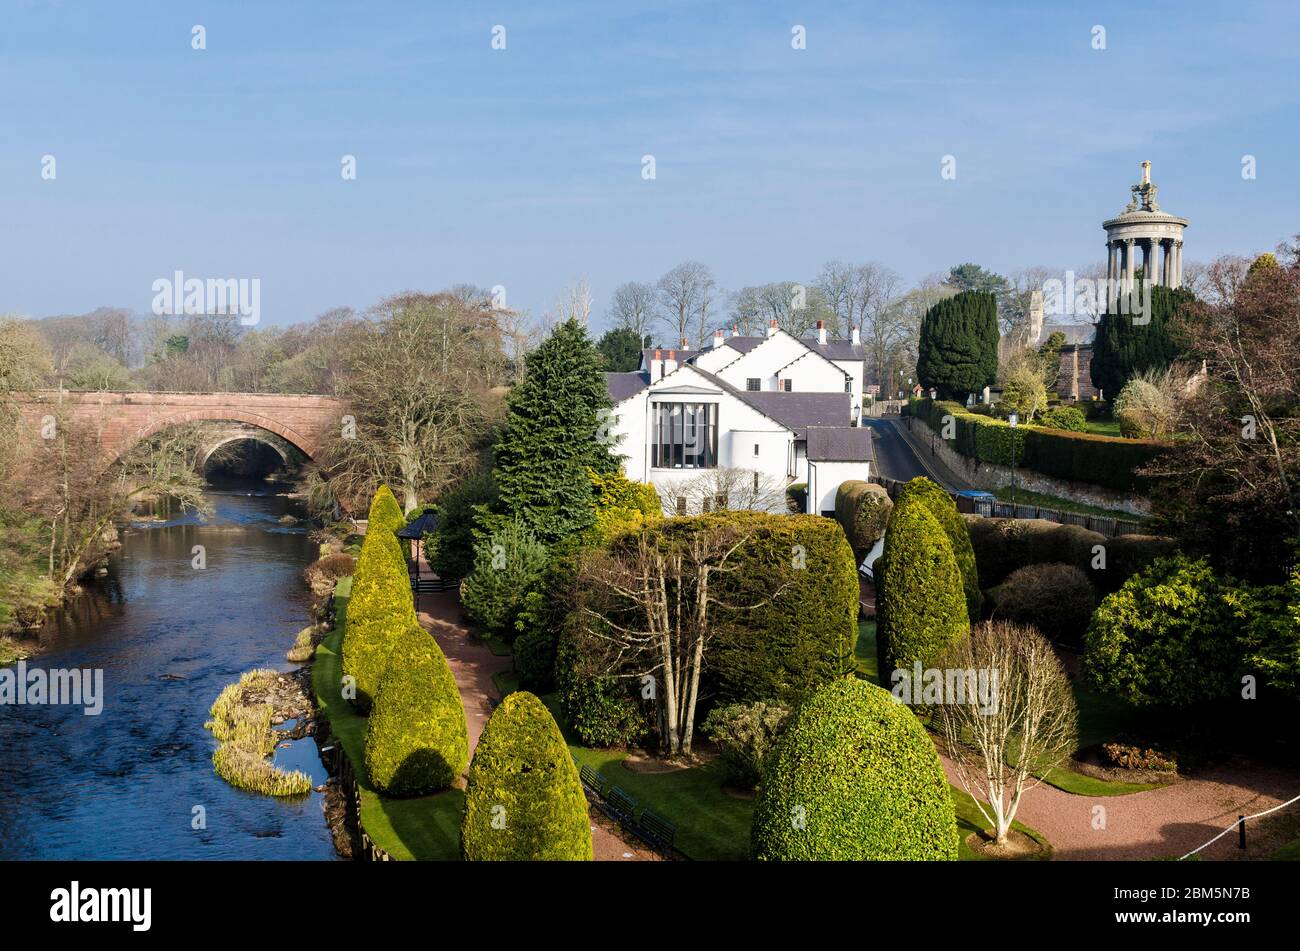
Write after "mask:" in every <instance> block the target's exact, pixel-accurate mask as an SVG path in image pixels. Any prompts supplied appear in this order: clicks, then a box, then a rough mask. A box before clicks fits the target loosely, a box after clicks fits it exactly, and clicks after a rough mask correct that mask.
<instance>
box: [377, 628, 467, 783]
mask: <svg viewBox="0 0 1300 951" xmlns="http://www.w3.org/2000/svg"><path fill="white" fill-rule="evenodd" d="M390 657H391V663H390V664H389V666H388V670H387V671H386V672H385V673H384V676H383V678H382V680H380V683H379V695H378V697H377V698H376V699H375V704H374V709H373V710H372V711H371V714H370V720H369V722H368V724H367V726H366V772H367V773H368V774H369V775H370V782H371V784H372V785H373V786H374V787H375V788H376V789H378V790H379V791H380V792H382V793H385V794H386V795H389V796H417V795H421V794H423V793H429V792H434V791H436V790H439V789H446V788H447V787H448V786H450V785H451V784H452V782H453V781H454V780H455V779H456V777H457V776H459V775H460V774H461V773H462V772H464V771H465V766H466V764H467V763H468V762H469V734H468V730H467V728H466V724H465V708H464V707H463V706H462V705H461V699H460V691H459V690H457V689H456V678H455V677H454V676H452V672H451V668H450V667H449V666H447V658H446V657H444V656H443V653H442V649H441V648H440V647H438V642H437V641H435V640H434V639H433V636H432V635H430V634H429V633H427V632H426V631H425V630H423V629H422V628H421V627H419V626H418V625H414V626H411V627H407V628H405V629H403V630H402V631H400V632H399V633H398V634H396V635H395V636H394V637H393V639H392V652H391V655H390Z"/></svg>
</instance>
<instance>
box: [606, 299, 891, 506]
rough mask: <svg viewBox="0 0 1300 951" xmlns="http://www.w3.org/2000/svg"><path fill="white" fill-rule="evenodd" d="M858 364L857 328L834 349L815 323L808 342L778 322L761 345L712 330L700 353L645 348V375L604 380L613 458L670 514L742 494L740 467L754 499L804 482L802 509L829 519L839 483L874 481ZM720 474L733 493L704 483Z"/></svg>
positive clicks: (618, 375)
mask: <svg viewBox="0 0 1300 951" xmlns="http://www.w3.org/2000/svg"><path fill="white" fill-rule="evenodd" d="M863 365H864V356H863V352H862V345H861V343H860V341H859V338H858V332H857V329H856V328H855V329H854V331H853V339H852V340H850V341H838V340H836V341H832V340H827V338H826V331H825V329H824V328H823V327H822V326H820V322H819V326H818V330H817V335H816V336H815V337H812V338H808V339H802V338H797V337H793V336H791V335H790V334H788V333H786V332H785V331H783V330H780V329H778V328H777V327H776V322H775V321H773V322H772V326H771V327H770V328H769V329H768V333H767V335H766V336H765V337H742V336H740V335H739V334H737V333H735V332H734V330H733V333H732V335H731V336H730V337H727V336H725V335H724V334H723V333H722V331H721V330H719V331H717V332H716V333H715V334H714V336H713V338H712V341H711V342H710V346H709V347H708V348H706V349H704V350H689V349H682V350H664V349H662V348H661V349H657V350H647V351H644V352H643V354H642V360H641V367H640V369H638V370H636V371H635V372H632V373H608V374H606V379H607V385H608V387H609V393H610V396H611V398H612V399H613V400H614V404H615V406H614V410H613V420H614V421H613V424H612V426H611V435H613V436H614V437H615V438H616V440H617V446H618V448H617V450H616V451H617V452H619V453H620V454H621V455H622V456H623V457H624V468H625V470H626V472H627V475H628V477H629V478H632V479H636V480H638V481H642V482H650V483H653V484H654V486H655V488H656V489H658V491H659V496H660V498H661V499H662V500H663V503H664V509H665V511H666V512H667V513H669V514H674V513H679V512H687V511H692V512H693V511H697V510H699V509H700V508H707V507H709V506H710V505H711V504H719V505H726V504H727V500H723V499H719V498H717V496H718V495H726V494H728V493H729V492H735V491H737V486H736V485H735V484H734V483H735V479H736V476H737V471H738V470H743V472H744V476H745V478H746V479H748V478H749V475H750V474H751V473H752V476H753V484H752V486H750V485H748V484H747V485H745V486H744V487H743V488H744V490H745V491H746V492H748V493H750V494H751V496H754V495H761V494H765V493H768V490H769V488H774V489H775V490H777V491H778V492H781V494H783V490H784V488H785V487H786V486H788V485H790V484H793V483H797V482H803V483H806V484H807V485H808V511H809V512H812V513H818V512H821V513H829V512H832V511H833V510H834V508H835V491H836V489H838V488H839V485H840V483H841V482H843V481H844V480H846V479H864V478H867V477H868V476H869V475H870V473H871V433H870V431H869V430H866V429H861V428H858V424H859V420H860V416H861V408H862V371H863ZM719 470H725V471H727V472H728V473H729V474H730V477H731V484H729V485H724V484H722V482H721V481H716V482H714V483H710V478H711V476H710V472H711V471H712V472H713V473H714V475H713V477H712V478H714V479H715V480H717V479H720V476H718V475H717V473H718V471H719ZM702 485H708V486H710V489H709V492H706V493H705V494H704V495H703V497H702V496H701V486H702ZM768 494H770V493H768ZM701 497H702V499H703V500H702V502H701ZM711 500H712V501H711ZM730 501H731V504H737V500H735V499H732V500H730Z"/></svg>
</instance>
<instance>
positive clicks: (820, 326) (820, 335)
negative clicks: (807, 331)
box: [817, 320, 826, 346]
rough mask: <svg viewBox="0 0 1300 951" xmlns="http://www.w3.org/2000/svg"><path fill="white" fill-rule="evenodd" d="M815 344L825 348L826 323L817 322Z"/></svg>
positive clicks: (822, 321)
mask: <svg viewBox="0 0 1300 951" xmlns="http://www.w3.org/2000/svg"><path fill="white" fill-rule="evenodd" d="M817 342H818V343H819V344H821V345H822V346H826V321H824V320H819V321H817Z"/></svg>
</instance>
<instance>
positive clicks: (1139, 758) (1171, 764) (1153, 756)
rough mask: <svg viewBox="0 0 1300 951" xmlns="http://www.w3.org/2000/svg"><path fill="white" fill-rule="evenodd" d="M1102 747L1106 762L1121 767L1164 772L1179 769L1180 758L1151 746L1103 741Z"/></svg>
mask: <svg viewBox="0 0 1300 951" xmlns="http://www.w3.org/2000/svg"><path fill="white" fill-rule="evenodd" d="M1101 749H1102V753H1103V754H1104V755H1105V757H1106V762H1108V763H1110V764H1111V765H1112V766H1118V767H1119V768H1120V769H1142V770H1154V771H1158V772H1162V773H1172V772H1176V771H1177V770H1178V760H1177V759H1175V758H1174V757H1173V755H1171V754H1168V753H1162V752H1160V751H1159V750H1155V749H1152V748H1150V747H1147V748H1146V749H1143V748H1142V747H1140V746H1129V745H1127V744H1125V743H1103V744H1102V747H1101Z"/></svg>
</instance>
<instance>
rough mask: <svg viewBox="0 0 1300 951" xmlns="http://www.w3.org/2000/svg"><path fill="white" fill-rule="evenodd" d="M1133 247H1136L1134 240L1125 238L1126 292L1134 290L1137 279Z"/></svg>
mask: <svg viewBox="0 0 1300 951" xmlns="http://www.w3.org/2000/svg"><path fill="white" fill-rule="evenodd" d="M1133 247H1134V242H1133V239H1132V238H1125V239H1124V290H1125V291H1131V290H1132V289H1133V279H1134V278H1135V277H1136V274H1135V273H1134V271H1135V270H1136V269H1135V268H1134V266H1133Z"/></svg>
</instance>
